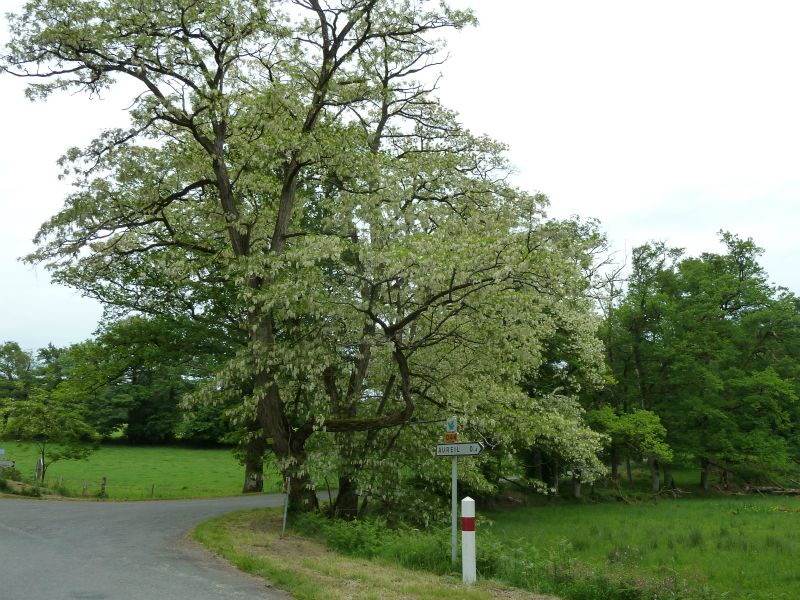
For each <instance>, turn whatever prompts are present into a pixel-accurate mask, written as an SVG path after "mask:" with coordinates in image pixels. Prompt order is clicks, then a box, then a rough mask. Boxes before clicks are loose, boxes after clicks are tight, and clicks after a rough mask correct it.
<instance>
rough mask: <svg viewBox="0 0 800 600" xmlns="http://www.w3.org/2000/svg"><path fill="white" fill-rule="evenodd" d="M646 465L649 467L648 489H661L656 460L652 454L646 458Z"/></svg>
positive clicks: (655, 490)
mask: <svg viewBox="0 0 800 600" xmlns="http://www.w3.org/2000/svg"><path fill="white" fill-rule="evenodd" d="M647 466H649V467H650V489H651V490H652V491H654V492H657V491H658V490H659V489H661V482H660V481H659V478H658V461H657V460H656V458H655V457H654V456H651V457H649V458H648V459H647Z"/></svg>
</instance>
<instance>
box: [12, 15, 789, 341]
mask: <svg viewBox="0 0 800 600" xmlns="http://www.w3.org/2000/svg"><path fill="white" fill-rule="evenodd" d="M450 4H451V5H453V6H456V7H466V6H471V7H473V9H474V10H475V13H476V15H477V17H478V19H479V21H480V25H479V26H478V27H477V28H470V29H469V30H466V31H463V32H458V33H455V34H452V35H449V36H448V48H449V53H450V59H449V60H448V62H447V63H446V64H445V66H444V67H442V80H441V82H440V90H439V96H440V97H441V98H442V100H443V102H444V103H445V104H446V105H447V106H449V107H451V108H453V109H455V110H457V111H458V112H459V113H460V115H461V120H462V122H463V123H464V124H465V125H466V127H467V128H469V129H470V130H472V131H473V132H475V133H484V134H487V135H490V136H491V137H493V138H495V139H498V140H500V141H503V142H505V143H506V144H508V146H509V151H508V155H509V158H510V160H511V162H512V164H513V165H514V166H515V170H516V173H515V176H514V181H515V183H516V184H517V185H518V186H519V187H521V188H524V189H526V190H528V191H531V192H533V191H540V192H543V193H545V194H546V195H547V196H548V197H549V198H550V202H551V206H550V209H549V211H548V213H549V215H550V216H552V217H557V218H563V217H569V216H571V215H579V216H581V217H582V218H596V219H598V220H599V221H600V224H601V228H602V229H603V231H605V232H606V234H607V236H608V239H609V244H610V248H611V250H612V251H614V252H616V253H617V254H616V255H617V258H618V260H619V261H624V257H625V255H626V253H629V252H630V249H631V248H633V247H635V246H637V245H640V244H642V243H645V242H647V241H650V240H662V241H664V242H666V243H668V244H669V245H671V246H678V247H683V248H685V249H686V252H687V253H688V254H689V255H697V254H699V253H700V252H718V251H721V250H722V248H721V246H720V245H719V243H718V241H717V240H718V236H717V232H718V231H719V230H726V231H731V232H733V233H735V234H738V235H739V236H741V237H743V238H747V237H752V238H753V239H754V241H755V242H756V243H757V244H758V245H759V246H761V247H762V248H764V255H763V257H762V261H761V262H762V265H763V266H764V267H765V269H766V271H767V272H768V273H769V275H770V279H771V281H773V282H774V283H776V284H779V285H782V286H785V287H787V288H789V289H790V290H792V291H794V292H795V293H798V292H800V271H798V267H800V241H798V237H797V234H796V232H795V230H796V228H797V227H798V224H800V202H798V199H800V77H798V76H797V64H796V63H797V62H798V60H799V59H800V36H798V35H796V24H797V23H798V22H800V3H797V2H794V1H786V2H782V1H773V0H765V1H764V2H758V3H755V2H751V1H738V0H725V1H714V0H704V1H703V2H696V1H689V0H674V1H673V2H669V3H666V2H642V1H641V0H632V1H620V0H607V1H605V2H596V0H571V1H569V2H553V1H552V0H471V1H467V0H451V2H450ZM21 5H22V1H21V0H1V1H0V11H2V12H8V11H12V12H13V11H15V10H17V9H18V7H20V6H21ZM5 39H7V33H6V32H5V27H4V23H3V27H0V43H2V42H4V41H5ZM23 90H24V82H23V81H20V80H17V79H14V78H12V77H9V76H7V75H5V76H0V109H2V114H3V115H4V117H5V118H4V123H3V134H4V135H3V142H4V143H2V144H0V215H2V217H0V277H1V278H2V279H1V281H2V283H0V342H3V341H6V340H14V341H17V342H19V343H20V345H21V346H22V347H23V348H25V349H29V350H32V349H35V348H40V347H43V346H45V345H47V343H49V342H52V343H53V344H55V345H57V346H63V345H67V344H70V343H75V342H79V341H82V340H84V339H86V338H88V337H90V336H91V335H92V333H93V331H94V330H95V329H96V326H97V323H98V320H99V318H100V316H101V313H102V309H101V307H100V306H99V305H98V304H97V303H95V302H94V301H91V300H89V299H86V298H82V297H81V296H80V294H79V293H77V292H75V291H73V290H69V289H66V288H63V287H60V286H56V285H53V284H51V283H50V281H49V279H50V278H49V275H48V273H47V272H46V270H45V269H44V268H43V267H41V266H39V267H32V266H30V265H27V264H23V263H21V262H19V261H18V260H17V259H18V257H20V256H23V255H25V254H27V253H29V252H31V251H32V250H33V248H34V246H33V243H32V241H31V240H32V238H33V236H34V235H35V233H36V230H37V229H38V227H39V225H40V224H41V223H42V222H43V221H45V220H46V219H47V218H48V217H50V216H52V215H53V214H55V213H56V212H57V211H58V209H59V207H60V206H61V204H62V202H63V199H64V197H65V195H66V194H67V193H68V192H69V187H68V185H67V184H66V183H65V182H63V181H59V180H58V173H59V170H58V167H57V165H56V161H57V159H58V157H59V156H61V155H62V154H63V153H64V151H65V150H66V149H67V148H69V147H70V146H76V145H77V146H80V145H82V144H84V143H86V142H88V141H89V140H90V139H92V137H94V135H96V134H97V133H98V132H99V131H100V130H101V129H102V128H104V127H110V126H115V125H120V124H122V123H124V116H125V110H124V109H125V106H126V105H127V104H128V103H127V102H126V99H125V98H123V97H121V96H120V97H116V98H115V97H114V96H111V97H109V98H107V99H105V100H103V101H98V100H96V99H94V100H90V99H89V98H87V97H86V96H70V95H66V96H65V95H60V96H55V97H52V98H51V99H49V100H47V101H46V102H37V103H31V102H29V101H27V100H26V99H25V98H24V96H23Z"/></svg>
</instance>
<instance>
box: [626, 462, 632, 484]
mask: <svg viewBox="0 0 800 600" xmlns="http://www.w3.org/2000/svg"><path fill="white" fill-rule="evenodd" d="M625 471H626V472H627V474H628V483H632V482H633V469H631V459H630V458H626V459H625Z"/></svg>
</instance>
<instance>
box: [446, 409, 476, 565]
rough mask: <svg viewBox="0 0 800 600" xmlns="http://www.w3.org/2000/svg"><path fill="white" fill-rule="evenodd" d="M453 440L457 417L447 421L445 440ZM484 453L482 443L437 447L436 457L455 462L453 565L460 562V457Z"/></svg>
mask: <svg viewBox="0 0 800 600" xmlns="http://www.w3.org/2000/svg"><path fill="white" fill-rule="evenodd" d="M453 439H456V440H457V439H458V425H457V421H456V417H450V418H449V419H447V424H446V425H445V440H447V441H451V440H453ZM482 451H483V444H481V443H480V442H452V443H448V444H438V445H437V446H436V456H449V457H450V458H451V459H452V461H453V468H452V481H451V485H450V528H451V532H450V534H451V535H450V558H451V560H452V561H453V564H456V562H457V561H458V457H459V456H477V455H478V454H480V453H481V452H482Z"/></svg>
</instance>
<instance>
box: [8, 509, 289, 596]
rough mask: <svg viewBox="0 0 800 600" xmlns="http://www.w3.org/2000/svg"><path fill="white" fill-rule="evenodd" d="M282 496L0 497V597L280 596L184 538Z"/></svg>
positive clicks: (259, 581) (280, 594) (279, 593)
mask: <svg viewBox="0 0 800 600" xmlns="http://www.w3.org/2000/svg"><path fill="white" fill-rule="evenodd" d="M282 501H283V496H280V495H261V496H248V497H240V498H221V499H203V500H173V501H163V502H58V501H47V500H34V499H30V500H24V499H6V498H0V598H2V600H106V599H109V600H228V599H231V600H240V599H241V600H244V599H247V600H278V599H281V600H283V599H287V598H290V596H289V595H288V594H285V593H282V592H279V591H276V590H271V589H270V588H268V587H267V586H266V584H265V583H264V582H263V581H261V580H258V579H256V578H254V577H249V576H247V575H243V574H241V573H239V572H238V571H236V570H234V569H233V568H231V567H229V566H228V565H227V564H226V563H223V562H222V561H220V560H218V559H216V558H214V557H212V556H210V555H209V554H208V553H206V552H205V551H204V550H203V549H202V547H200V546H199V545H198V544H196V543H195V542H193V541H191V539H190V538H189V537H188V532H189V531H190V530H191V529H192V527H193V526H194V525H195V524H197V523H199V522H201V521H203V520H205V519H209V518H211V517H213V516H215V515H219V514H223V513H226V512H231V511H234V510H241V509H247V508H258V507H264V506H278V505H280V504H281V503H282Z"/></svg>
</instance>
